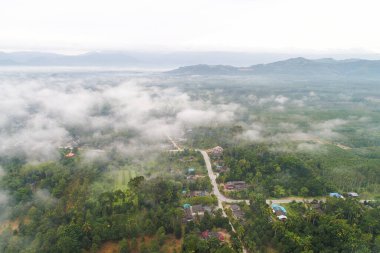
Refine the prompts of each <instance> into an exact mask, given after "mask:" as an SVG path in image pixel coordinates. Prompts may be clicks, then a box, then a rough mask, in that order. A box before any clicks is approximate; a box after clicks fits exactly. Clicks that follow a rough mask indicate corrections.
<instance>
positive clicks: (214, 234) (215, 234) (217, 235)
mask: <svg viewBox="0 0 380 253" xmlns="http://www.w3.org/2000/svg"><path fill="white" fill-rule="evenodd" d="M201 237H202V238H203V239H205V240H207V239H210V238H217V239H219V241H221V242H222V241H224V240H225V238H224V235H223V234H222V233H220V232H211V231H208V230H206V231H203V232H202V234H201Z"/></svg>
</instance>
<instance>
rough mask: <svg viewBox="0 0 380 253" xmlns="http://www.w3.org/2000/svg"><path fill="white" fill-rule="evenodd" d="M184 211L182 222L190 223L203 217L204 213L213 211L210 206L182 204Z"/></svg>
mask: <svg viewBox="0 0 380 253" xmlns="http://www.w3.org/2000/svg"><path fill="white" fill-rule="evenodd" d="M183 210H184V217H183V220H182V221H183V222H184V223H186V222H190V221H193V220H195V219H196V218H197V217H202V216H204V214H205V212H208V213H210V214H211V213H212V211H213V210H214V208H213V207H211V206H203V205H193V206H192V205H190V204H184V205H183Z"/></svg>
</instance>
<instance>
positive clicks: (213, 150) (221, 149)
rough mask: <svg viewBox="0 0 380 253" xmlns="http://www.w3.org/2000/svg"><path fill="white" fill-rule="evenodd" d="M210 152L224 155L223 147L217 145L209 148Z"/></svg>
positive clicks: (218, 155)
mask: <svg viewBox="0 0 380 253" xmlns="http://www.w3.org/2000/svg"><path fill="white" fill-rule="evenodd" d="M207 152H208V153H210V154H211V155H212V156H215V157H220V156H222V155H223V148H222V147H220V146H216V147H214V148H212V149H209V150H207Z"/></svg>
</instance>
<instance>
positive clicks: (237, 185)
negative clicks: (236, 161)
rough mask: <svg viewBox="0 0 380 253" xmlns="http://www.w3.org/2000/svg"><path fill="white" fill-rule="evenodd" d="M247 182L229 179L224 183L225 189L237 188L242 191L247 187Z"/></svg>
mask: <svg viewBox="0 0 380 253" xmlns="http://www.w3.org/2000/svg"><path fill="white" fill-rule="evenodd" d="M247 187H248V186H247V184H246V182H245V181H229V182H227V183H225V184H224V189H225V190H236V191H241V190H245V189H247Z"/></svg>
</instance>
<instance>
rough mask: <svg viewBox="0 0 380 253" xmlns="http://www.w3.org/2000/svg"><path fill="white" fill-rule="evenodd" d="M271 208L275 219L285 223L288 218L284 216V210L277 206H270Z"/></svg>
mask: <svg viewBox="0 0 380 253" xmlns="http://www.w3.org/2000/svg"><path fill="white" fill-rule="evenodd" d="M271 207H272V211H273V213H274V215H275V216H276V217H277V219H279V220H280V221H286V219H287V218H288V217H287V216H286V209H285V208H284V207H283V206H280V205H278V204H272V205H271Z"/></svg>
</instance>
